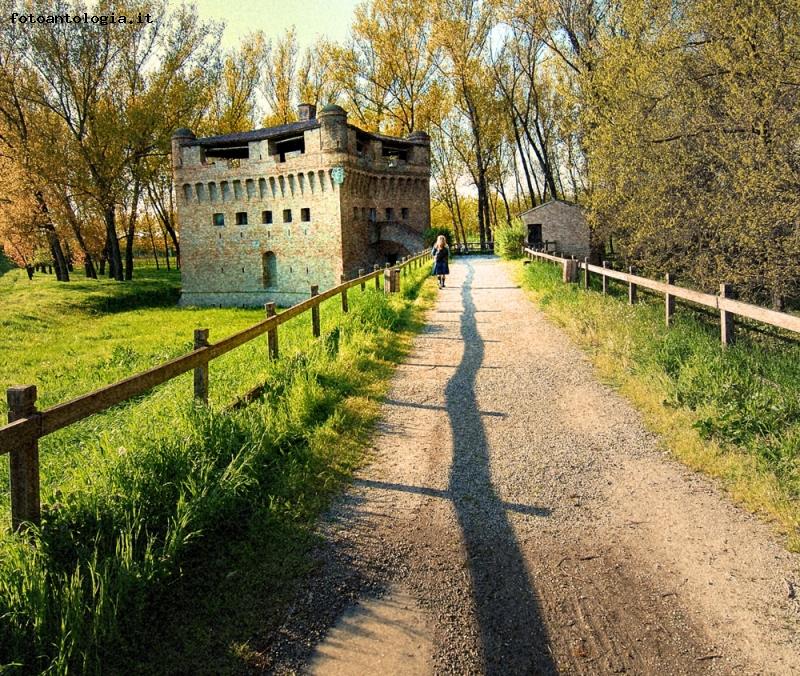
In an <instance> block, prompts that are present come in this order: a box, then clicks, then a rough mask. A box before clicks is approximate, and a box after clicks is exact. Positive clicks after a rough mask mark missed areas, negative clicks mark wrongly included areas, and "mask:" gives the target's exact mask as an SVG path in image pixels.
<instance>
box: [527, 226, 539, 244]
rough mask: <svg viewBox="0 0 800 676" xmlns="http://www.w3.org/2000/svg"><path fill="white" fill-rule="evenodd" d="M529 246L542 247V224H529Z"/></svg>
mask: <svg viewBox="0 0 800 676" xmlns="http://www.w3.org/2000/svg"><path fill="white" fill-rule="evenodd" d="M528 245H529V246H541V245H542V224H541V223H529V224H528Z"/></svg>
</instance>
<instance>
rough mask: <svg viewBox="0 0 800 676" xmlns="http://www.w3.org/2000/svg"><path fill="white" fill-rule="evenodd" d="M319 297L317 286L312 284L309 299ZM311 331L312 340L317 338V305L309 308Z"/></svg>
mask: <svg viewBox="0 0 800 676" xmlns="http://www.w3.org/2000/svg"><path fill="white" fill-rule="evenodd" d="M318 295H319V286H317V285H316V284H314V285H313V286H312V287H311V297H312V298H313V297H314V296H318ZM311 331H312V333H313V334H314V338H319V333H320V331H319V303H317V304H316V305H312V306H311Z"/></svg>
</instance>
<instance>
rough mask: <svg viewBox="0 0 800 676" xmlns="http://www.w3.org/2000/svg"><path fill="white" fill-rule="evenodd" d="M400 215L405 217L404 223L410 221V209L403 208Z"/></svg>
mask: <svg viewBox="0 0 800 676" xmlns="http://www.w3.org/2000/svg"><path fill="white" fill-rule="evenodd" d="M400 215H401V216H402V217H403V220H404V221H407V220H408V207H403V208H402V209H400Z"/></svg>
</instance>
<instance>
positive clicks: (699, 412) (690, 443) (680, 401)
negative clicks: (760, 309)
mask: <svg viewBox="0 0 800 676" xmlns="http://www.w3.org/2000/svg"><path fill="white" fill-rule="evenodd" d="M515 268H516V269H517V271H518V273H519V275H520V278H521V280H522V284H523V286H524V287H525V288H526V289H528V290H529V291H530V292H531V294H532V296H533V298H534V300H535V301H536V302H537V303H538V305H539V307H540V308H542V309H543V310H544V312H545V313H546V314H547V315H548V316H549V317H551V318H552V319H554V320H555V321H556V322H557V323H559V324H560V325H561V326H563V327H564V328H565V329H566V331H567V333H568V334H569V335H570V336H571V337H572V338H573V339H574V340H575V341H576V342H577V343H578V344H579V345H581V346H582V347H583V348H585V349H586V350H588V351H589V352H590V354H591V355H592V357H593V360H594V363H595V365H596V366H597V368H598V371H599V373H600V374H601V375H602V376H603V377H604V378H605V379H606V380H608V381H609V382H610V383H612V384H614V385H616V386H617V387H619V388H620V389H621V391H622V393H623V394H625V395H626V396H628V397H629V398H630V399H631V400H632V401H633V402H634V403H635V404H636V405H637V406H638V407H639V408H641V409H642V410H643V412H644V413H645V418H646V421H647V422H648V424H649V425H650V426H651V428H653V429H654V430H655V431H656V432H658V433H659V434H660V435H661V436H662V438H663V439H664V440H665V443H666V445H667V446H668V447H669V448H670V449H671V450H672V451H673V452H674V453H675V455H676V456H677V457H679V458H680V459H681V460H683V461H684V462H686V463H687V464H688V465H690V466H692V467H694V468H696V469H700V470H702V471H704V472H707V473H709V474H711V475H713V476H716V477H719V478H721V479H722V480H723V483H724V484H725V485H726V487H727V488H728V489H729V490H730V492H731V493H732V494H733V495H734V496H735V497H736V498H738V499H739V500H741V501H742V502H743V503H744V504H746V505H747V506H748V507H749V508H751V509H752V510H754V511H758V512H761V513H762V514H765V515H767V516H768V517H770V518H772V519H773V520H774V521H775V523H776V524H777V525H778V526H779V528H780V529H781V530H782V532H783V533H785V534H786V536H787V542H788V546H789V547H790V548H791V549H794V550H800V343H798V342H797V341H792V340H788V339H785V338H782V337H780V336H777V335H776V336H766V335H764V334H763V333H758V332H755V331H747V330H745V329H739V330H738V332H737V343H736V344H735V345H733V346H732V347H730V348H728V349H722V347H721V345H720V339H719V324H718V319H717V318H716V317H713V316H708V315H703V314H700V313H698V312H697V311H696V310H693V309H691V308H687V307H682V306H680V305H679V307H678V310H677V313H676V315H675V321H674V324H673V326H672V327H671V328H670V329H667V328H666V327H665V324H664V305H663V302H664V301H663V297H652V296H644V297H643V298H642V302H640V303H639V304H638V305H636V306H630V305H628V304H627V301H626V298H627V295H626V294H627V287H625V286H623V285H617V284H616V283H615V282H610V284H612V285H613V286H612V294H611V295H609V296H603V295H602V294H601V293H599V279H597V280H594V281H595V284H594V285H593V289H592V290H590V291H588V292H587V291H584V290H582V289H581V288H579V286H578V285H576V284H563V283H562V282H561V280H560V276H561V270H560V268H557V267H555V266H552V265H549V264H546V263H535V262H534V263H532V264H530V265H527V266H524V267H522V266H518V265H516V266H515ZM640 295H641V294H640Z"/></svg>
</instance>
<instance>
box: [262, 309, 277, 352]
mask: <svg viewBox="0 0 800 676" xmlns="http://www.w3.org/2000/svg"><path fill="white" fill-rule="evenodd" d="M264 309H265V310H266V311H267V319H269V318H270V317H274V316H275V303H267V304H266V305H265V306H264ZM267 346H268V347H269V358H270V359H277V358H278V327H277V326H276V327H275V328H274V329H270V330H269V331H267Z"/></svg>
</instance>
